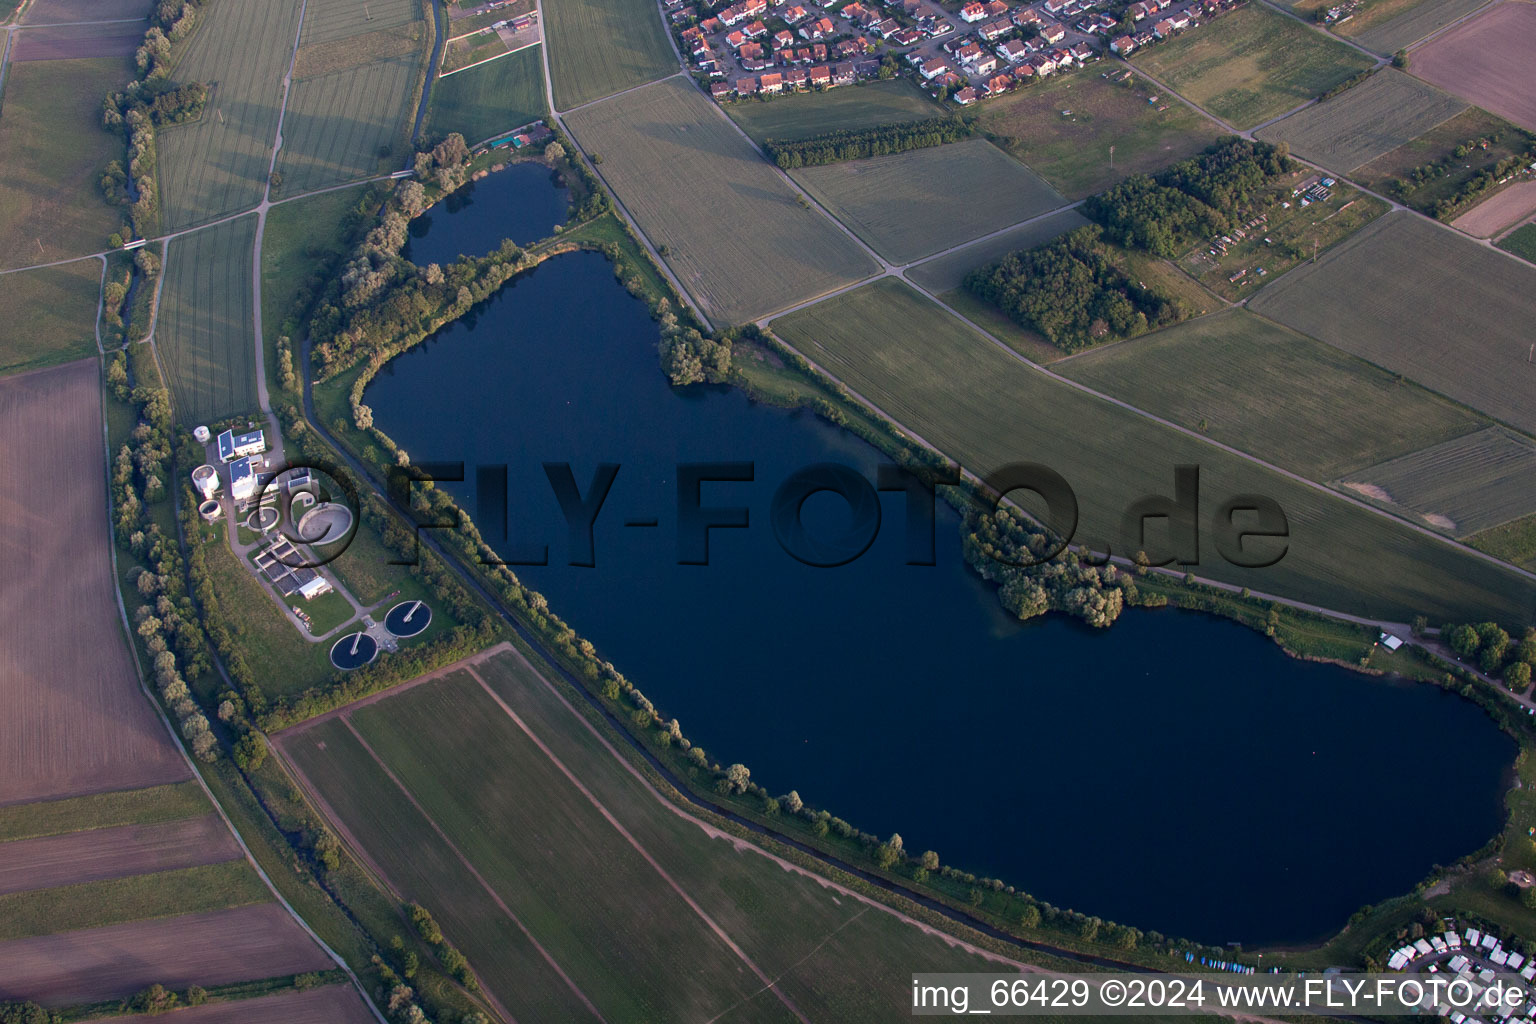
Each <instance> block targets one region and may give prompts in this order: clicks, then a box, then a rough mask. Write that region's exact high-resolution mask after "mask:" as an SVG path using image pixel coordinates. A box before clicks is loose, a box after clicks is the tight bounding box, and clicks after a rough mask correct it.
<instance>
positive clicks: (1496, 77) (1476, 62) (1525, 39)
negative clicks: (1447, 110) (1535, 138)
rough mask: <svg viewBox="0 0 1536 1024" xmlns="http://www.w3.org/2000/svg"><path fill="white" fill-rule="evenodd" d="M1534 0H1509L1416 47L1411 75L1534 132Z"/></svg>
mask: <svg viewBox="0 0 1536 1024" xmlns="http://www.w3.org/2000/svg"><path fill="white" fill-rule="evenodd" d="M1533 51H1536V3H1530V2H1528V0H1505V2H1504V3H1501V4H1498V5H1496V6H1494V7H1491V8H1489V9H1488V10H1487V11H1484V12H1483V13H1482V14H1479V15H1478V16H1477V17H1475V18H1473V19H1472V20H1471V21H1468V22H1466V23H1464V24H1461V25H1458V26H1456V27H1455V28H1453V29H1451V31H1449V32H1447V33H1446V34H1445V35H1443V36H1440V37H1439V38H1437V39H1434V40H1432V41H1431V42H1430V43H1428V44H1427V45H1425V46H1424V47H1422V48H1420V49H1417V50H1415V51H1413V73H1414V74H1415V75H1418V76H1419V77H1420V78H1423V79H1425V80H1426V81H1430V82H1434V83H1435V84H1436V85H1438V86H1440V87H1441V88H1444V89H1448V90H1450V91H1451V92H1454V93H1455V94H1456V95H1458V96H1461V97H1463V98H1464V99H1466V100H1467V101H1469V102H1471V103H1475V104H1477V105H1478V106H1479V107H1482V108H1483V109H1485V110H1491V111H1493V112H1494V113H1495V114H1498V115H1499V116H1500V117H1507V118H1509V119H1510V120H1511V121H1513V122H1514V123H1515V124H1518V125H1520V126H1522V127H1524V128H1527V129H1529V130H1531V131H1536V61H1533V60H1532V59H1531V54H1532V52H1533Z"/></svg>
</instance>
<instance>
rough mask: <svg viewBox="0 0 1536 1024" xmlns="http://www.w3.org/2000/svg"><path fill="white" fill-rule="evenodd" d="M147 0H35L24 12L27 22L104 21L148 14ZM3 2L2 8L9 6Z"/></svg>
mask: <svg viewBox="0 0 1536 1024" xmlns="http://www.w3.org/2000/svg"><path fill="white" fill-rule="evenodd" d="M148 7H149V5H148V4H147V3H146V2H145V0H33V2H32V4H31V6H29V7H28V8H27V10H26V13H25V14H23V15H22V16H21V24H23V25H57V24H61V23H63V22H68V21H101V20H112V21H116V20H117V19H118V18H141V17H144V16H146V14H147V12H148ZM5 9H6V8H5V6H4V5H3V4H0V10H5Z"/></svg>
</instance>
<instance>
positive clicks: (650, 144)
mask: <svg viewBox="0 0 1536 1024" xmlns="http://www.w3.org/2000/svg"><path fill="white" fill-rule="evenodd" d="M566 2H568V0H566ZM509 59H510V58H509ZM567 123H568V124H569V125H570V128H571V131H572V132H573V133H574V135H575V136H576V141H577V142H578V143H580V145H581V147H582V148H583V149H584V150H586V151H587V152H588V153H589V154H591V153H596V154H598V155H599V156H601V157H602V160H603V163H602V164H601V165H600V166H599V167H598V171H599V172H600V173H601V174H602V176H603V178H604V179H606V181H607V182H608V184H609V185H610V186H612V188H613V190H614V191H615V193H616V194H617V195H618V197H619V199H620V200H621V201H622V202H623V203H624V205H625V207H626V208H627V209H628V210H629V212H630V213H631V214H633V215H634V217H635V219H636V220H637V221H638V222H639V224H640V228H641V230H643V231H644V232H645V233H646V234H647V235H648V236H650V239H651V241H652V242H654V243H656V244H657V245H658V246H665V247H666V253H665V255H664V257H663V258H664V259H665V260H666V261H667V263H668V264H669V265H670V266H671V267H672V270H673V272H674V273H676V274H677V276H678V279H679V280H680V281H682V283H683V287H684V288H686V289H688V291H689V292H690V293H691V294H692V295H693V297H694V299H696V300H697V301H698V302H699V304H700V305H701V306H703V307H704V311H705V312H706V313H707V314H708V315H709V316H710V318H711V319H713V320H715V321H717V322H718V324H719V325H721V326H723V325H725V324H741V323H747V322H749V321H752V320H756V319H758V318H759V317H762V316H765V315H767V314H768V313H772V312H773V311H775V310H779V309H783V308H784V307H785V306H790V305H793V304H794V303H796V302H801V301H804V300H805V299H810V298H814V297H815V296H817V295H821V294H824V293H826V292H828V291H832V290H833V289H836V288H840V287H842V286H843V285H846V284H850V283H851V282H853V281H856V280H858V279H859V278H861V277H865V276H867V275H869V274H872V273H874V271H875V269H876V264H875V262H874V261H873V260H871V259H870V258H869V257H868V256H867V255H865V253H864V252H863V250H861V249H860V248H859V247H858V246H857V245H855V244H854V242H853V241H852V240H851V239H849V238H848V237H847V236H845V235H844V234H843V233H842V232H841V231H839V230H838V228H837V227H836V226H835V225H834V224H832V223H831V221H829V220H827V218H826V217H825V216H824V215H823V214H822V213H821V212H820V211H818V210H815V209H806V208H802V207H801V206H800V205H799V203H797V202H796V198H797V193H796V192H795V191H794V190H793V189H792V188H790V187H789V185H788V184H787V183H786V182H785V181H784V179H783V178H782V177H781V176H780V175H779V172H778V171H777V170H776V169H774V168H773V167H772V166H770V165H769V164H768V163H767V162H766V161H765V160H764V159H763V158H762V156H761V154H759V153H758V152H757V150H755V149H753V148H752V145H751V143H749V142H748V141H747V140H746V139H744V138H742V137H741V135H739V134H738V133H737V131H736V129H735V128H734V127H732V125H731V123H730V122H729V121H728V120H727V119H726V117H725V115H724V114H722V113H720V110H719V108H718V107H716V106H715V104H714V103H712V102H710V100H709V99H708V98H706V97H705V96H704V95H703V94H702V93H700V92H699V90H698V88H697V87H695V86H694V84H693V83H692V82H689V81H685V80H682V79H671V80H669V81H665V82H658V83H657V84H655V85H652V86H648V87H647V88H645V89H641V90H638V91H636V92H631V93H626V94H625V95H623V96H618V97H615V98H614V99H613V100H611V101H609V102H607V103H602V104H597V105H594V106H591V107H587V108H585V109H583V110H580V111H578V112H576V113H575V114H573V115H571V116H570V117H569V118H567ZM679 167H688V168H690V169H691V173H690V174H689V175H687V176H681V175H678V174H677V168H679Z"/></svg>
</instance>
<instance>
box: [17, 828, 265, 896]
mask: <svg viewBox="0 0 1536 1024" xmlns="http://www.w3.org/2000/svg"><path fill="white" fill-rule="evenodd" d="M239 856H240V847H239V845H238V844H236V842H235V837H234V836H232V835H230V834H229V829H227V828H225V827H224V822H223V821H222V820H220V818H219V816H218V815H217V814H207V815H204V816H203V817H201V818H188V819H187V820H185V821H172V822H167V823H165V824H163V825H126V826H124V827H122V828H103V829H95V830H92V831H90V832H73V833H69V834H67V835H62V836H48V837H46V838H43V839H23V840H21V841H20V842H15V843H6V844H4V845H0V894H4V893H8V892H22V891H23V890H27V889H47V888H49V887H51V886H56V885H73V884H75V883H78V882H94V881H97V880H99V879H103V878H122V877H124V876H125V875H141V874H147V873H149V872H151V871H169V870H172V869H173V868H190V867H195V866H197V865H199V864H218V863H220V862H221V861H226V860H234V859H235V858H236V857H239Z"/></svg>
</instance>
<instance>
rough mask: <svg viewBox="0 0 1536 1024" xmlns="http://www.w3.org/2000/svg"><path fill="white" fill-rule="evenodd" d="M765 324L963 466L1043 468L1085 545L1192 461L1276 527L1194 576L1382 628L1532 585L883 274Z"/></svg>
mask: <svg viewBox="0 0 1536 1024" xmlns="http://www.w3.org/2000/svg"><path fill="white" fill-rule="evenodd" d="M771 326H772V328H773V330H774V332H775V333H776V334H778V335H780V336H781V337H783V338H784V339H785V340H787V341H788V342H789V343H790V344H792V345H793V346H795V347H796V348H797V349H798V350H799V351H800V352H802V353H803V354H804V355H805V356H806V357H807V358H808V359H811V360H812V361H814V362H816V363H818V364H819V365H821V366H823V367H825V368H826V369H827V370H828V371H829V372H831V373H832V374H833V375H835V376H836V377H837V378H839V379H840V380H842V381H843V382H844V383H846V384H847V386H848V387H849V389H851V390H852V391H854V392H857V393H858V394H860V395H863V396H865V397H866V398H868V399H869V400H870V401H872V402H874V403H875V404H876V405H878V406H879V407H880V408H882V409H884V410H885V411H886V412H888V413H889V414H890V415H891V416H893V417H895V418H896V419H897V420H898V421H899V422H901V423H903V424H905V425H907V426H908V427H910V428H911V429H912V430H913V431H915V432H916V433H918V434H919V435H921V436H922V437H924V438H927V439H928V441H929V442H930V443H932V444H934V445H935V446H937V447H938V448H939V449H940V450H941V451H943V452H945V453H946V454H948V455H950V456H952V457H954V458H956V459H958V460H959V461H960V462H961V464H962V465H964V466H965V467H967V468H968V469H971V470H973V471H976V472H983V473H984V472H989V471H990V470H991V469H992V468H994V467H997V466H1002V465H1006V464H1008V463H1010V462H1017V461H1020V460H1021V459H1024V460H1028V461H1033V462H1040V463H1043V464H1045V465H1047V466H1051V467H1053V468H1056V469H1057V470H1058V472H1061V473H1063V474H1064V475H1065V476H1066V477H1067V478H1068V481H1069V483H1070V484H1071V486H1072V487H1073V489H1074V490H1075V492H1076V494H1077V496H1078V501H1079V504H1080V517H1081V518H1080V526H1079V529H1078V533H1077V537H1078V541H1079V542H1080V543H1084V544H1088V545H1091V546H1093V547H1094V548H1096V549H1098V550H1102V549H1103V547H1104V546H1105V545H1106V544H1110V545H1112V546H1113V548H1114V549H1115V550H1116V551H1124V550H1125V543H1124V541H1125V539H1124V538H1123V537H1122V536H1121V515H1122V513H1123V512H1124V511H1125V509H1127V508H1128V507H1130V505H1131V503H1132V502H1133V501H1135V500H1137V499H1138V498H1140V497H1141V496H1143V495H1148V494H1168V493H1171V491H1170V490H1169V489H1170V488H1171V487H1172V486H1173V467H1174V466H1175V465H1176V464H1181V463H1194V464H1198V465H1199V466H1200V472H1201V476H1200V486H1201V493H1202V495H1208V496H1210V498H1211V500H1212V501H1217V502H1219V501H1221V500H1224V499H1222V498H1221V497H1218V496H1220V495H1227V496H1230V495H1234V494H1239V493H1243V494H1252V493H1259V494H1265V495H1268V496H1270V497H1271V498H1272V499H1273V500H1275V501H1277V502H1278V503H1279V504H1280V506H1281V508H1283V509H1284V510H1285V512H1286V515H1287V517H1288V520H1289V524H1290V539H1289V542H1288V547H1287V550H1286V554H1285V556H1284V558H1283V559H1282V560H1281V561H1280V562H1278V563H1277V564H1275V565H1273V566H1270V567H1268V568H1266V569H1262V570H1257V569H1240V568H1238V567H1236V566H1233V565H1230V564H1228V563H1227V562H1225V561H1224V560H1223V559H1220V558H1218V557H1216V556H1215V554H1214V553H1209V552H1208V553H1207V557H1205V558H1203V559H1202V561H1201V564H1200V567H1199V568H1198V570H1197V574H1199V575H1207V576H1210V577H1213V578H1216V579H1220V580H1224V581H1227V582H1231V583H1234V584H1237V585H1239V586H1249V587H1252V588H1253V589H1255V590H1259V591H1262V592H1266V593H1272V594H1277V595H1280V596H1286V597H1291V598H1294V599H1297V600H1304V601H1308V602H1312V603H1317V604H1321V605H1323V606H1324V607H1330V608H1336V609H1339V610H1341V611H1348V612H1352V613H1356V614H1365V615H1371V616H1379V617H1380V618H1382V619H1384V620H1389V621H1395V622H1402V621H1407V620H1408V619H1411V618H1412V617H1413V616H1414V615H1418V614H1426V615H1430V616H1431V617H1439V618H1449V619H1452V620H1467V619H1475V618H1482V617H1489V616H1492V617H1497V618H1509V619H1511V620H1514V619H1518V618H1520V617H1522V616H1525V615H1527V614H1528V613H1529V610H1530V607H1531V602H1532V601H1533V600H1536V583H1532V582H1531V581H1529V580H1525V579H1523V578H1521V577H1517V576H1515V575H1514V574H1512V573H1510V572H1509V571H1507V570H1504V569H1500V568H1498V567H1496V566H1493V565H1490V564H1488V563H1486V562H1484V561H1483V560H1481V559H1478V558H1474V557H1472V556H1469V555H1467V554H1465V553H1463V552H1461V551H1458V550H1456V549H1455V548H1453V547H1451V546H1449V545H1447V544H1445V543H1443V542H1442V541H1440V540H1438V539H1436V538H1434V537H1431V536H1426V535H1424V534H1421V533H1417V532H1414V531H1411V530H1410V529H1409V528H1408V527H1406V526H1403V525H1401V524H1398V523H1395V522H1392V521H1390V520H1388V519H1387V518H1386V517H1384V516H1381V515H1379V514H1376V513H1374V512H1372V511H1369V510H1368V509H1364V508H1360V507H1358V506H1356V505H1353V504H1350V503H1348V502H1347V501H1346V500H1345V499H1343V498H1342V497H1337V496H1333V495H1331V494H1329V493H1326V492H1323V491H1321V490H1319V489H1317V488H1314V487H1310V486H1307V485H1305V484H1301V483H1298V482H1296V481H1293V480H1291V479H1289V478H1286V477H1282V476H1280V475H1278V474H1276V473H1274V472H1271V471H1269V470H1266V469H1264V468H1262V467H1260V466H1258V465H1256V464H1254V463H1253V462H1251V461H1249V460H1247V459H1244V458H1242V457H1240V456H1237V455H1233V454H1231V453H1228V452H1225V451H1223V450H1221V449H1219V448H1217V447H1215V446H1213V445H1210V444H1207V443H1205V442H1203V441H1201V440H1199V439H1197V438H1194V437H1191V436H1189V435H1187V434H1183V433H1178V432H1175V431H1174V430H1172V429H1170V428H1168V427H1164V426H1162V425H1159V424H1157V423H1154V422H1152V421H1150V420H1148V419H1146V418H1145V417H1143V416H1140V415H1137V414H1136V413H1134V412H1131V411H1129V410H1127V409H1124V408H1121V407H1119V406H1117V405H1114V404H1111V403H1110V402H1108V401H1105V400H1104V399H1101V398H1097V397H1094V396H1092V395H1087V394H1084V393H1082V392H1080V391H1078V390H1076V389H1074V388H1072V387H1070V386H1068V385H1066V384H1064V383H1060V382H1056V381H1052V380H1050V379H1048V378H1047V377H1046V376H1045V374H1044V373H1042V372H1041V371H1040V370H1038V369H1036V368H1033V367H1030V366H1028V365H1026V364H1025V363H1023V362H1021V361H1020V360H1019V359H1017V358H1016V357H1014V356H1012V355H1010V354H1009V353H1007V352H1005V351H1003V350H1002V349H1001V348H1000V347H999V346H998V345H996V344H994V343H992V342H990V341H988V340H987V339H985V338H982V337H980V336H979V335H977V334H975V333H973V332H972V331H970V330H969V329H968V328H967V327H966V326H965V325H964V324H963V323H961V322H960V321H959V320H956V319H954V318H953V317H951V316H950V315H949V314H948V313H946V312H945V311H944V310H942V309H941V308H940V307H938V306H935V305H933V304H932V303H930V302H928V301H927V300H925V299H922V298H921V297H920V296H919V295H917V293H915V292H912V291H911V290H910V289H908V288H906V287H905V286H904V285H901V284H899V283H897V282H895V281H890V280H882V281H878V282H875V283H874V284H871V285H868V286H866V287H864V288H861V289H858V290H856V291H853V292H849V293H847V294H844V295H840V296H837V297H835V298H832V299H829V300H827V301H826V302H822V303H818V304H817V305H815V306H812V307H809V308H808V309H805V310H801V311H799V312H796V313H792V314H789V315H788V316H785V317H781V318H779V319H777V320H775V321H773V323H772V325H771ZM1125 344H1127V345H1136V344H1139V341H1137V340H1132V341H1129V342H1126V343H1125ZM1064 425H1070V428H1067V427H1064ZM1202 500H1203V499H1202Z"/></svg>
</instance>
